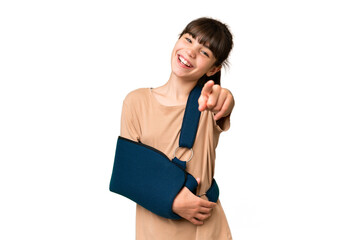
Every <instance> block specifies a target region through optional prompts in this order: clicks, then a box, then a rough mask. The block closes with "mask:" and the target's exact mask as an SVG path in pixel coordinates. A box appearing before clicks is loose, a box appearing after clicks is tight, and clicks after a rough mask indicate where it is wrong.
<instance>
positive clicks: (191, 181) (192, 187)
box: [185, 174, 198, 194]
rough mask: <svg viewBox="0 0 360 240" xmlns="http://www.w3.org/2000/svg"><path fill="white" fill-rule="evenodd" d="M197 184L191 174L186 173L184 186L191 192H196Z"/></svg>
mask: <svg viewBox="0 0 360 240" xmlns="http://www.w3.org/2000/svg"><path fill="white" fill-rule="evenodd" d="M197 186H198V183H197V181H196V179H195V178H194V177H193V176H192V175H191V174H187V178H186V182H185V187H187V188H188V189H189V190H190V191H191V192H192V193H193V194H196V188H197Z"/></svg>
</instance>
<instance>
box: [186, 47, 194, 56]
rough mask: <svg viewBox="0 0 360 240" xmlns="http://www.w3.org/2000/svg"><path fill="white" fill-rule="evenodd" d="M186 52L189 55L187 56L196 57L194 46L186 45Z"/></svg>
mask: <svg viewBox="0 0 360 240" xmlns="http://www.w3.org/2000/svg"><path fill="white" fill-rule="evenodd" d="M186 53H187V54H188V55H189V57H191V58H195V57H196V50H195V49H194V47H188V48H187V50H186Z"/></svg>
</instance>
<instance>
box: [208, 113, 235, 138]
mask: <svg viewBox="0 0 360 240" xmlns="http://www.w3.org/2000/svg"><path fill="white" fill-rule="evenodd" d="M214 115H215V113H213V114H212V116H213V121H214V126H215V128H216V130H217V131H218V132H219V133H221V132H225V131H227V130H229V128H230V115H231V114H230V115H229V116H226V117H223V118H220V119H219V120H218V121H215V119H214Z"/></svg>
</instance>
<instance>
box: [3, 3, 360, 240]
mask: <svg viewBox="0 0 360 240" xmlns="http://www.w3.org/2000/svg"><path fill="white" fill-rule="evenodd" d="M359 10H360V9H359V7H358V5H356V1H346V0H345V1H320V0H312V1H309V0H308V1H284V0H283V1H279V0H276V1H264V0H262V1H261V0H259V1H177V2H173V1H126V2H123V1H80V0H71V1H39V0H34V1H16V0H14V1H1V3H0V36H1V37H0V80H1V85H0V104H1V118H0V121H1V124H0V128H1V133H0V141H1V142H0V149H1V151H0V154H1V155H0V157H1V166H0V185H1V188H0V189H1V196H2V197H1V198H0V202H1V204H0V221H1V223H0V226H1V227H0V228H1V230H0V239H9V240H10V239H89V240H90V239H134V234H135V204H133V203H132V202H130V201H129V200H127V199H125V198H123V197H120V196H118V195H116V194H113V193H111V192H109V190H108V184H109V181H110V176H111V171H112V164H113V158H114V154H115V144H116V139H117V136H118V134H119V133H120V113H121V106H122V100H123V99H124V97H125V95H126V94H127V93H128V92H129V91H131V90H134V89H136V88H139V87H157V86H160V85H162V84H164V83H165V82H166V81H167V80H168V77H169V74H170V53H171V50H172V47H173V45H174V43H175V41H176V39H177V37H178V34H179V33H180V31H181V30H182V29H183V28H184V27H185V25H186V24H187V23H188V22H189V21H191V20H193V19H195V18H198V17H202V16H209V17H214V18H217V19H219V20H221V21H223V22H225V23H227V24H228V25H229V26H230V28H231V30H232V32H233V34H234V43H235V46H234V49H233V52H232V54H231V57H230V62H231V67H230V69H229V70H228V71H227V72H226V73H225V74H224V77H223V78H222V82H223V86H224V87H226V88H229V89H230V90H231V91H232V93H233V94H234V96H235V101H236V105H235V109H234V112H233V114H232V119H231V121H232V126H231V128H230V130H229V131H228V132H225V133H223V134H222V136H221V137H220V143H219V146H218V149H217V166H216V173H215V177H216V179H217V181H218V182H219V185H220V188H221V196H220V199H221V201H222V204H223V207H224V210H225V212H226V214H227V218H228V221H229V224H230V228H231V231H232V234H233V237H234V239H243V240H245V239H246V240H255V239H256V240H260V239H261V240H264V239H276V240H281V239H286V240H288V239H292V240H295V239H347V240H351V239H360V231H359V226H360V218H359V216H360V206H359V202H360V193H359V182H360V176H359V170H360V167H359V160H360V154H359V146H360V137H359V136H360V128H359V122H360V114H359V109H360V108H359V107H360V97H359V91H360V88H359V80H360V73H359V66H360V58H359V56H360V48H359V42H360V34H359V29H360V28H359V22H360V17H359V14H358V13H359Z"/></svg>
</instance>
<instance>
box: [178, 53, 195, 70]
mask: <svg viewBox="0 0 360 240" xmlns="http://www.w3.org/2000/svg"><path fill="white" fill-rule="evenodd" d="M178 59H179V61H180V63H182V64H183V65H185V66H186V67H188V68H191V67H192V65H191V64H190V63H188V61H186V60H185V58H183V57H182V56H181V55H178Z"/></svg>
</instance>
